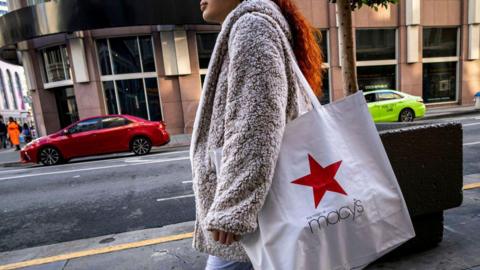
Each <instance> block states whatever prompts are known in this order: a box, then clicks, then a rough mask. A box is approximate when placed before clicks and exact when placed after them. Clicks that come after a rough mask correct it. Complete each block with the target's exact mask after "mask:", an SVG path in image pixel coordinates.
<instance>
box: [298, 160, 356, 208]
mask: <svg viewBox="0 0 480 270" xmlns="http://www.w3.org/2000/svg"><path fill="white" fill-rule="evenodd" d="M308 163H309V164H310V174H309V175H305V176H304V177H301V178H298V179H297V180H295V181H292V183H293V184H297V185H303V186H310V187H312V188H313V197H314V198H315V208H317V206H318V204H319V203H320V201H321V200H322V198H323V195H325V193H326V192H327V191H333V192H337V193H341V194H345V195H347V193H346V192H345V190H343V188H342V187H341V186H340V184H339V183H338V182H337V180H335V178H334V177H335V175H336V174H337V171H338V168H339V167H340V164H341V163H342V161H337V162H335V163H333V164H330V165H328V166H327V167H326V168H323V167H322V165H320V164H319V163H318V162H317V161H316V160H315V159H314V158H313V157H312V156H311V155H308Z"/></svg>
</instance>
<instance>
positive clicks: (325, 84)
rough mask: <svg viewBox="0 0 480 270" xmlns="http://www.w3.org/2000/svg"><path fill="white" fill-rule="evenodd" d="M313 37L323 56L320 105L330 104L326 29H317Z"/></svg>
mask: <svg viewBox="0 0 480 270" xmlns="http://www.w3.org/2000/svg"><path fill="white" fill-rule="evenodd" d="M315 37H316V39H317V43H318V46H320V49H321V50H322V55H323V70H324V73H323V80H322V96H321V97H320V103H321V104H328V103H330V100H331V97H330V72H329V70H330V64H329V53H328V49H329V48H328V30H327V29H318V31H317V32H315Z"/></svg>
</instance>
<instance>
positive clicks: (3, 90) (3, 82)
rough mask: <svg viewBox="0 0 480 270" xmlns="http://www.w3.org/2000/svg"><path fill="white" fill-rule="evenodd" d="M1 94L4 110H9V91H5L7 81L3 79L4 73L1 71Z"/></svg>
mask: <svg viewBox="0 0 480 270" xmlns="http://www.w3.org/2000/svg"><path fill="white" fill-rule="evenodd" d="M0 93H1V95H2V101H3V109H5V110H9V109H10V107H9V106H8V99H7V91H6V89H5V80H4V79H3V71H2V70H1V69H0Z"/></svg>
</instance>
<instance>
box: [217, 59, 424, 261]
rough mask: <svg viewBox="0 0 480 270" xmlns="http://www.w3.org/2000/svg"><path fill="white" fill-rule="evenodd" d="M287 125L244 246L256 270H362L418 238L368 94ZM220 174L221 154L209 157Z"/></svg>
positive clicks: (319, 108)
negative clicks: (254, 226) (269, 182)
mask: <svg viewBox="0 0 480 270" xmlns="http://www.w3.org/2000/svg"><path fill="white" fill-rule="evenodd" d="M294 69H295V73H296V74H297V76H298V77H299V79H300V81H301V82H302V86H303V88H304V90H305V91H306V93H307V94H308V96H309V98H310V100H311V101H312V104H313V108H314V109H313V110H312V111H310V112H307V113H305V114H303V115H301V116H300V117H298V118H296V119H295V120H293V121H291V122H289V123H288V124H287V126H286V128H285V133H284V135H283V140H282V145H281V150H280V153H279V157H278V161H277V164H276V168H275V174H274V177H273V182H272V185H271V187H270V190H269V192H268V195H267V197H266V200H265V203H264V205H263V208H262V209H261V211H260V213H259V215H258V229H257V230H256V231H255V232H254V233H252V234H248V235H245V236H243V238H242V240H241V244H242V245H243V247H244V248H245V250H246V252H247V254H248V257H249V258H250V260H251V262H252V264H253V266H254V268H255V269H257V270H260V269H261V270H269V269H272V270H282V269H285V270H299V269H306V270H312V269H326V270H331V269H362V268H364V267H365V266H366V265H368V264H369V263H371V262H373V261H374V260H376V259H377V258H379V257H381V256H382V255H384V254H386V253H388V252H389V251H391V250H392V249H394V248H395V247H397V246H399V245H400V244H402V243H404V242H405V241H407V240H408V239H410V238H412V237H414V236H415V233H414V230H413V226H412V223H411V220H410V216H409V214H408V211H407V207H406V204H405V201H404V199H403V196H402V193H401V191H400V188H399V186H398V183H397V180H396V177H395V174H394V172H393V170H392V167H391V165H390V162H389V160H388V157H387V155H386V152H385V149H384V147H383V145H382V143H381V141H380V137H379V135H378V132H377V130H376V128H375V125H374V123H373V121H372V118H371V116H370V114H369V112H368V107H367V104H366V101H365V98H364V96H363V93H362V92H357V93H355V94H353V95H350V96H348V97H346V98H344V99H342V100H339V101H336V102H333V103H330V104H328V105H323V106H322V105H320V103H319V102H318V100H317V98H316V97H315V95H314V93H313V91H312V90H311V88H310V86H309V84H308V82H307V81H306V79H305V77H304V76H303V75H302V72H301V71H300V69H299V67H298V65H297V64H294ZM210 155H211V158H212V160H213V162H214V163H215V165H216V166H217V171H219V170H220V167H221V149H216V150H215V151H212V152H211V153H210Z"/></svg>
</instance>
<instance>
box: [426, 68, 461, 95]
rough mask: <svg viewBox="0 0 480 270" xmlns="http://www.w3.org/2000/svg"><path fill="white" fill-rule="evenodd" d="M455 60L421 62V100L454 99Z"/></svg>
mask: <svg viewBox="0 0 480 270" xmlns="http://www.w3.org/2000/svg"><path fill="white" fill-rule="evenodd" d="M456 85H457V62H446V63H424V64H423V100H424V101H425V102H429V103H431V102H445V101H455V100H456V92H457V91H456Z"/></svg>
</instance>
